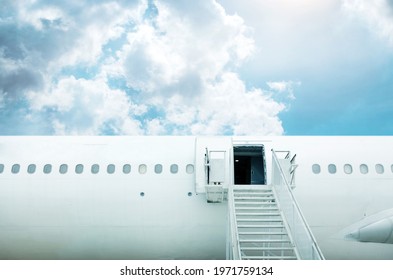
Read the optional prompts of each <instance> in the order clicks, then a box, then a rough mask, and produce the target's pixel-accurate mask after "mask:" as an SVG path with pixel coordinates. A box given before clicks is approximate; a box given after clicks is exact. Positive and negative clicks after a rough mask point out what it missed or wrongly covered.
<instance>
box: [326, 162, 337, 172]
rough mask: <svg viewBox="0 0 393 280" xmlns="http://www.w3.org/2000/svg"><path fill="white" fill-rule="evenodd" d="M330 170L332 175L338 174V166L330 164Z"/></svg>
mask: <svg viewBox="0 0 393 280" xmlns="http://www.w3.org/2000/svg"><path fill="white" fill-rule="evenodd" d="M328 170H329V173H330V174H334V173H336V172H337V168H336V165H335V164H329V165H328Z"/></svg>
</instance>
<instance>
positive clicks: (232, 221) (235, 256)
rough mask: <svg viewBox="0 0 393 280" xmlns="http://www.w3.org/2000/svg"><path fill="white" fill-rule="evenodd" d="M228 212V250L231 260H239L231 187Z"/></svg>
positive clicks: (239, 253)
mask: <svg viewBox="0 0 393 280" xmlns="http://www.w3.org/2000/svg"><path fill="white" fill-rule="evenodd" d="M228 212H229V231H230V236H229V238H230V247H231V248H230V250H231V253H232V254H231V259H233V260H241V252H240V245H239V234H238V232H237V222H236V216H235V197H234V193H233V185H232V186H231V187H230V188H229V189H228Z"/></svg>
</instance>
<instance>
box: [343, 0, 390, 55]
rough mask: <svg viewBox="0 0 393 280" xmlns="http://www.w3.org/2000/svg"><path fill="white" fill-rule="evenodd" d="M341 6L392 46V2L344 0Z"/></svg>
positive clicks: (383, 0)
mask: <svg viewBox="0 0 393 280" xmlns="http://www.w3.org/2000/svg"><path fill="white" fill-rule="evenodd" d="M343 8H344V10H345V11H346V12H348V13H349V14H350V15H351V16H352V17H355V18H359V19H361V20H362V21H364V22H365V23H366V24H367V26H368V27H369V29H370V30H371V31H372V32H376V34H377V35H378V36H380V37H381V38H383V39H385V40H386V41H387V43H388V44H389V45H390V46H392V47H393V4H392V2H391V1H388V0H374V1H366V0H345V1H344V2H343Z"/></svg>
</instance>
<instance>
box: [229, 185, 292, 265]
mask: <svg viewBox="0 0 393 280" xmlns="http://www.w3.org/2000/svg"><path fill="white" fill-rule="evenodd" d="M233 203H234V212H235V213H234V215H235V222H236V225H237V234H238V236H239V240H238V242H239V250H240V257H241V259H243V260H273V259H280V260H283V259H298V256H297V252H296V248H295V247H294V245H293V242H292V240H291V236H290V234H289V232H288V231H287V229H286V225H285V221H284V219H283V217H282V215H281V213H280V210H279V206H278V204H277V200H276V198H275V195H274V193H273V190H272V188H271V187H268V186H261V187H254V188H250V186H247V187H246V188H244V187H239V186H237V187H235V188H234V189H233Z"/></svg>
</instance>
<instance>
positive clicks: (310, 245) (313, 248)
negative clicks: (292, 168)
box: [272, 149, 325, 260]
mask: <svg viewBox="0 0 393 280" xmlns="http://www.w3.org/2000/svg"><path fill="white" fill-rule="evenodd" d="M280 152H281V151H280ZM288 155H289V152H288V154H287V157H288ZM287 157H286V158H287ZM272 158H273V164H272V166H273V169H272V172H273V173H272V185H273V187H274V188H275V190H276V193H277V199H278V200H279V202H280V205H281V207H282V208H281V210H282V212H283V215H284V216H285V218H286V220H287V223H288V226H289V227H290V230H291V233H292V237H293V240H294V243H295V246H296V247H297V250H298V252H299V255H300V256H301V258H302V259H314V260H323V259H325V258H324V256H323V254H322V251H321V249H320V248H319V246H318V244H317V242H316V239H315V237H314V235H313V234H312V232H311V229H310V227H309V226H308V224H307V222H306V219H305V218H304V215H303V213H302V211H301V210H300V207H299V205H298V203H297V201H296V199H295V197H294V195H293V192H292V190H291V187H290V185H289V184H288V181H287V179H286V176H285V175H284V171H283V170H282V167H281V164H280V161H279V159H278V157H277V155H276V152H275V151H274V150H273V149H272ZM277 171H278V174H277V173H276V172H277ZM283 196H287V197H288V196H289V199H283ZM288 203H291V204H290V205H288ZM295 220H296V221H298V222H300V223H301V228H300V229H299V228H297V226H298V225H296V223H295ZM296 230H300V231H302V232H301V234H302V236H300V234H298V233H297V232H296Z"/></svg>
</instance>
